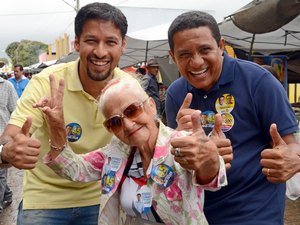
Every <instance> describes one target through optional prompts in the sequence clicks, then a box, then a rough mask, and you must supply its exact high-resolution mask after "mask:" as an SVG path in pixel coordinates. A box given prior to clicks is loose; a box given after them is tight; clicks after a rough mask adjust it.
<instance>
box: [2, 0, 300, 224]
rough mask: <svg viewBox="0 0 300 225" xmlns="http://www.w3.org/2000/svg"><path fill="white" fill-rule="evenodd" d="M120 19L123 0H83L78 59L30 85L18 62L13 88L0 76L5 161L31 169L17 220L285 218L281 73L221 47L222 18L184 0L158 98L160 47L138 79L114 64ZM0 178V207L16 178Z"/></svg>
mask: <svg viewBox="0 0 300 225" xmlns="http://www.w3.org/2000/svg"><path fill="white" fill-rule="evenodd" d="M127 28H128V24H127V19H126V17H125V16H124V14H123V13H122V12H121V11H120V10H119V9H118V8H116V7H114V6H112V5H110V4H106V3H99V2H95V3H90V4H87V5H86V6H84V7H82V8H81V9H80V10H79V12H78V14H77V15H76V17H75V42H74V47H75V49H76V51H78V52H79V55H80V57H79V59H78V60H77V61H74V62H70V63H63V64H58V65H54V66H50V67H48V68H46V69H44V70H43V71H42V72H41V73H39V74H37V75H35V76H33V77H32V79H31V80H30V82H28V85H27V86H26V88H25V87H24V88H23V86H22V85H18V82H20V81H22V82H23V79H22V78H21V80H20V78H18V75H19V74H21V70H22V67H21V65H16V67H15V80H14V81H13V82H14V83H15V87H17V88H16V89H13V88H12V87H13V86H12V85H11V83H8V81H5V82H3V80H0V86H1V87H2V86H5V88H7V89H8V88H10V92H11V93H12V94H9V96H5V95H3V92H1V93H2V95H3V96H1V97H0V99H1V102H2V101H5V102H7V104H5V105H7V106H6V107H5V108H3V107H2V106H4V104H1V110H5V112H6V114H5V115H6V117H5V118H4V120H3V121H1V123H2V122H3V124H1V129H2V130H3V131H2V130H1V132H2V135H1V137H0V166H1V170H0V172H1V174H2V171H3V174H5V173H6V171H5V167H7V166H9V165H12V166H14V167H16V168H19V169H24V170H25V173H24V182H23V184H24V185H23V195H22V201H21V202H20V205H19V209H18V218H17V225H32V224H36V225H43V224H49V225H58V224H61V225H85V224H88V225H96V224H107V225H113V224H133V225H134V224H215V225H221V224H222V225H253V224H258V225H260V224H261V225H263V224H270V225H271V224H272V225H283V224H284V207H285V182H286V181H287V180H288V179H290V178H291V177H292V176H293V175H294V174H296V173H297V172H300V146H299V144H298V143H297V141H296V139H295V137H294V133H295V132H297V131H298V130H299V128H298V122H297V120H296V118H295V115H294V112H293V110H292V108H291V106H290V104H289V101H288V98H287V95H286V92H285V90H284V88H283V87H282V85H281V84H280V83H279V82H278V81H277V80H276V78H275V77H274V76H273V75H271V73H270V72H269V71H268V70H266V69H264V68H262V67H261V66H259V65H257V64H255V63H252V62H249V61H245V60H240V59H234V58H231V57H229V56H228V55H227V54H226V52H225V51H224V46H225V41H224V39H223V37H221V35H220V30H219V28H218V24H217V22H216V20H215V19H214V18H213V17H212V16H211V15H210V14H207V13H205V12H201V11H189V12H186V13H183V14H181V15H179V16H178V17H176V18H175V19H174V21H173V22H172V23H171V25H170V27H169V30H168V42H169V46H170V51H169V54H170V56H171V57H172V59H173V61H174V62H175V64H176V66H177V67H178V70H179V72H180V74H181V77H180V78H179V79H177V80H176V81H174V82H173V83H172V84H171V85H170V86H169V87H168V90H167V94H166V102H165V106H164V105H163V104H162V103H161V102H160V99H159V93H158V91H159V82H158V80H157V74H158V70H159V64H158V63H157V61H156V60H155V59H151V60H149V61H148V62H147V64H146V69H147V71H143V73H144V72H145V75H143V76H142V80H141V81H138V80H137V79H135V78H134V77H133V76H132V74H128V73H126V72H124V71H122V70H120V69H119V68H118V67H117V65H118V62H119V60H120V57H121V55H122V54H123V53H124V51H125V48H126V33H127ZM2 84H3V85H2ZM19 84H20V83H19ZM22 91H23V93H21V94H20V95H19V96H20V97H19V99H18V102H17V104H16V99H17V97H16V95H17V93H18V92H22ZM6 93H7V94H8V93H9V92H8V91H7V92H6ZM12 96H15V97H14V100H13V99H10V98H12ZM2 99H3V100H2ZM4 99H5V100H4ZM8 99H9V100H8ZM8 101H11V102H10V103H8ZM163 108H165V111H166V124H164V123H163V122H162V120H161V113H162V111H164V109H163ZM278 109H280V110H278ZM2 114H3V113H2V112H1V116H2ZM201 115H202V116H201ZM0 118H1V120H2V117H0ZM200 118H201V119H200ZM8 119H9V121H8ZM6 123H8V124H7V125H5V124H6ZM2 127H3V128H2ZM2 177H4V179H3V180H5V176H2V175H1V177H0V179H1V178H2ZM66 178H67V179H66ZM0 188H1V189H0V191H2V195H0V201H1V198H2V208H1V204H0V210H3V208H4V207H5V206H7V203H6V205H5V204H4V203H5V202H8V204H9V201H10V202H11V199H10V200H9V196H10V197H11V192H9V190H8V191H6V190H7V185H6V184H5V183H4V186H3V187H0ZM3 193H4V195H3ZM6 193H7V194H6ZM1 196H2V197H1ZM0 203H1V202H0ZM0 212H1V211H0Z"/></svg>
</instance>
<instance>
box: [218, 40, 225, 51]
mask: <svg viewBox="0 0 300 225" xmlns="http://www.w3.org/2000/svg"><path fill="white" fill-rule="evenodd" d="M219 49H220V50H221V51H222V52H224V50H225V39H224V38H223V37H221V40H220V42H219Z"/></svg>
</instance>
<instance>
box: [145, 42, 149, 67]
mask: <svg viewBox="0 0 300 225" xmlns="http://www.w3.org/2000/svg"><path fill="white" fill-rule="evenodd" d="M148 44H149V41H146V54H145V64H146V62H147V58H148Z"/></svg>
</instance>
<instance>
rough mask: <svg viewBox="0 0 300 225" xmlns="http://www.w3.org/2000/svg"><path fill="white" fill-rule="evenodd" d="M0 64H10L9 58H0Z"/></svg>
mask: <svg viewBox="0 0 300 225" xmlns="http://www.w3.org/2000/svg"><path fill="white" fill-rule="evenodd" d="M0 62H3V63H4V64H8V59H7V58H0Z"/></svg>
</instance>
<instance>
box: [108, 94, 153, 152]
mask: <svg viewBox="0 0 300 225" xmlns="http://www.w3.org/2000/svg"><path fill="white" fill-rule="evenodd" d="M144 100H145V99H144ZM142 102H143V101H140V100H137V97H136V96H133V95H132V94H130V93H128V92H124V93H118V94H115V95H113V96H111V97H110V98H109V101H107V102H105V104H104V108H103V114H104V117H105V118H106V119H109V118H112V117H113V116H115V115H124V110H125V109H126V108H128V106H130V105H131V104H133V103H138V104H139V103H142ZM141 107H142V112H141V114H139V115H138V116H137V117H135V118H133V119H129V118H127V117H126V116H125V117H123V118H122V128H121V129H120V130H119V131H117V132H113V133H114V135H115V136H117V137H118V138H119V139H120V140H121V141H122V142H124V143H126V144H128V145H130V146H137V147H139V146H144V145H147V143H153V140H154V139H156V136H155V135H151V134H156V133H157V130H158V128H157V126H156V122H155V120H154V118H155V115H156V108H155V102H154V101H153V99H149V100H148V101H146V102H145V103H144V104H142V106H141ZM154 143H155V141H154Z"/></svg>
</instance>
